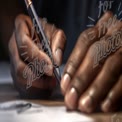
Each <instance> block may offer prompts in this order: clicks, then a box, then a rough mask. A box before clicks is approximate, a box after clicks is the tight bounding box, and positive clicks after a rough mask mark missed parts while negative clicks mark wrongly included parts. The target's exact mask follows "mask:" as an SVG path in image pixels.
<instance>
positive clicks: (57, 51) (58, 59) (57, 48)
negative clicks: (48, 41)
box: [51, 30, 66, 66]
mask: <svg viewBox="0 0 122 122" xmlns="http://www.w3.org/2000/svg"><path fill="white" fill-rule="evenodd" d="M65 44H66V36H65V34H64V32H63V31H62V30H57V31H56V32H55V34H54V35H53V37H52V46H51V47H52V53H53V57H54V61H55V63H56V65H58V66H59V65H61V63H62V57H63V52H64V49H65Z"/></svg>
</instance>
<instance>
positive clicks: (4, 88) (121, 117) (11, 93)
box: [0, 84, 122, 122]
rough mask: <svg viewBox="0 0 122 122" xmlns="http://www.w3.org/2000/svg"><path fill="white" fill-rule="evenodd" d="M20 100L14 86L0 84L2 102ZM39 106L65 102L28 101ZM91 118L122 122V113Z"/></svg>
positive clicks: (96, 115)
mask: <svg viewBox="0 0 122 122" xmlns="http://www.w3.org/2000/svg"><path fill="white" fill-rule="evenodd" d="M16 99H20V98H19V95H18V93H17V92H16V90H15V89H14V87H13V85H12V84H6V85H5V84H0V102H5V101H11V100H16ZM27 101H31V102H33V103H37V104H43V105H46V106H62V105H64V102H61V101H43V100H27ZM88 116H89V117H91V118H93V119H94V122H122V112H118V113H109V114H106V113H93V114H89V115H88Z"/></svg>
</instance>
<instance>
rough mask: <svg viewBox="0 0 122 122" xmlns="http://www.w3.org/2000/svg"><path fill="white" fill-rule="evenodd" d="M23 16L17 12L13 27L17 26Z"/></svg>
mask: <svg viewBox="0 0 122 122" xmlns="http://www.w3.org/2000/svg"><path fill="white" fill-rule="evenodd" d="M24 17H25V15H23V14H19V15H18V16H17V17H16V18H15V27H17V25H18V23H20V21H21V20H23V18H24Z"/></svg>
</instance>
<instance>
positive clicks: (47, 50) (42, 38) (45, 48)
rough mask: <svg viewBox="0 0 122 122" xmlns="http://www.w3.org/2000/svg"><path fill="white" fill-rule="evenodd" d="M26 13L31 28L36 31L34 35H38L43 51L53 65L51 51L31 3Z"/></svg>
mask: <svg viewBox="0 0 122 122" xmlns="http://www.w3.org/2000/svg"><path fill="white" fill-rule="evenodd" d="M28 13H29V15H30V17H31V19H32V21H33V26H34V27H35V29H36V33H37V35H38V38H39V40H40V43H41V44H42V47H43V51H44V52H45V53H46V54H47V55H48V56H49V57H50V59H51V61H52V63H53V64H54V60H53V56H52V51H51V48H50V45H49V40H48V39H47V37H46V36H45V33H44V30H43V27H42V24H41V21H39V18H38V16H37V14H36V12H35V9H34V7H33V5H32V3H31V4H30V5H29V6H28Z"/></svg>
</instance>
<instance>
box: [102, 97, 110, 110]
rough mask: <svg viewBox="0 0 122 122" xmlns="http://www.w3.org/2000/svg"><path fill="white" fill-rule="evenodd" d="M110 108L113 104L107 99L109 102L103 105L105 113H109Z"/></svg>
mask: <svg viewBox="0 0 122 122" xmlns="http://www.w3.org/2000/svg"><path fill="white" fill-rule="evenodd" d="M110 106H111V102H110V100H109V99H107V100H106V101H105V102H104V103H103V105H102V109H103V111H104V112H107V111H108V110H109V108H110Z"/></svg>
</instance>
